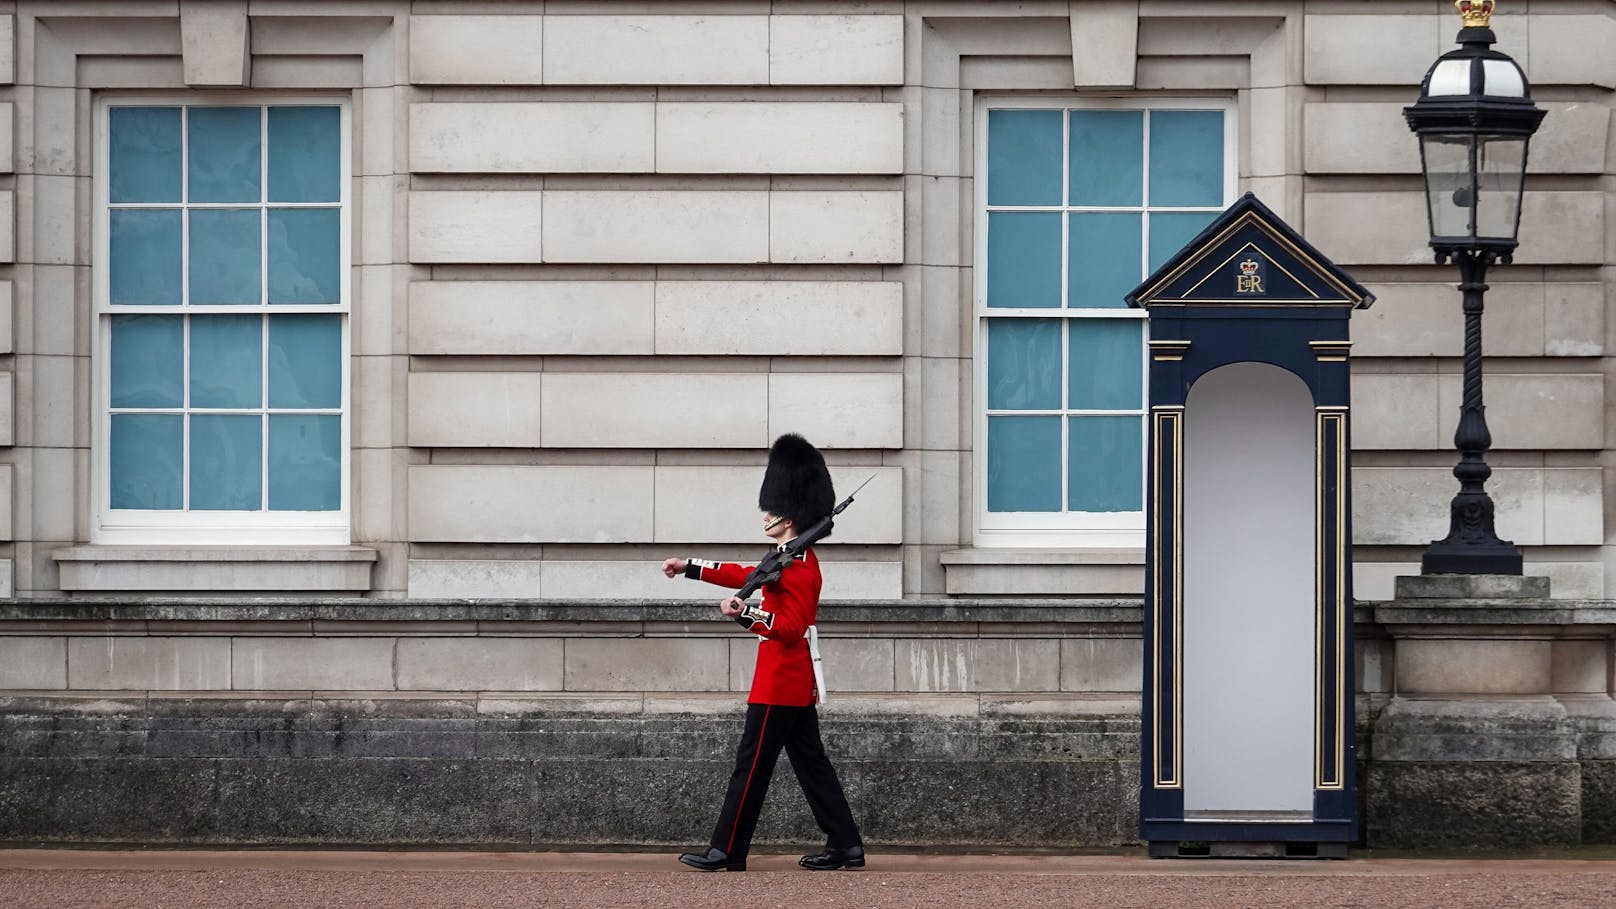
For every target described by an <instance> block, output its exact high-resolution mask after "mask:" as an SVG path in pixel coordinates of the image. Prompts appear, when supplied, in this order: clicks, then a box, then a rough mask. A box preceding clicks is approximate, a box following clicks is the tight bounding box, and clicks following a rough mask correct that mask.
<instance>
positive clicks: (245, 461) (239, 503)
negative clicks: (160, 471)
mask: <svg viewBox="0 0 1616 909" xmlns="http://www.w3.org/2000/svg"><path fill="white" fill-rule="evenodd" d="M263 423H264V418H263V417H261V416H258V415H257V414H250V415H249V414H195V415H193V416H192V417H191V510H192V511H257V510H258V508H259V506H260V504H261V503H262V502H263V488H264V445H263V436H262V433H263V431H264V430H263Z"/></svg>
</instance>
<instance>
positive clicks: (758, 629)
mask: <svg viewBox="0 0 1616 909" xmlns="http://www.w3.org/2000/svg"><path fill="white" fill-rule="evenodd" d="M751 572H752V566H742V565H735V564H732V563H729V562H722V563H719V564H718V565H710V564H704V565H702V566H701V579H702V580H703V581H706V582H708V583H709V584H717V585H718V586H720V587H728V588H730V589H732V590H739V589H740V587H741V585H742V584H745V583H746V576H747V575H748V574H750V573H751ZM822 583H823V581H822V579H821V578H820V575H819V559H818V558H817V557H816V556H815V555H814V551H813V549H812V548H809V550H808V551H807V552H806V553H804V554H803V558H801V559H798V560H797V561H795V562H792V563H791V564H790V565H787V566H786V568H785V570H784V571H781V572H780V580H778V581H775V582H774V583H772V584H765V585H763V604H762V607H761V608H762V609H763V611H764V612H769V613H773V614H774V619H773V621H772V622H770V623H764V622H761V621H760V622H753V623H752V627H751V631H752V633H753V634H755V635H757V636H758V637H759V638H760V640H759V641H758V655H757V669H756V671H755V672H754V673H753V675H752V694H751V696H750V697H748V698H747V699H746V702H747V703H748V704H773V705H775V706H777V707H807V706H808V705H810V704H812V703H814V664H813V660H812V659H811V658H810V657H809V655H808V639H807V637H806V635H807V633H808V626H809V625H812V624H814V616H815V615H816V614H817V613H818V611H819V588H820V585H821V584H822Z"/></svg>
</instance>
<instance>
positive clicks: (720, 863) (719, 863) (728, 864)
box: [679, 846, 864, 871]
mask: <svg viewBox="0 0 1616 909" xmlns="http://www.w3.org/2000/svg"><path fill="white" fill-rule="evenodd" d="M679 861H681V862H684V863H685V864H686V865H689V866H690V867H692V868H695V869H696V870H698V871H745V870H746V859H731V858H730V857H729V853H727V852H725V851H724V850H722V849H720V848H718V847H717V846H713V847H712V848H710V849H708V850H707V851H706V852H686V853H685V854H684V855H681V856H679ZM859 864H861V865H862V864H864V860H863V859H859Z"/></svg>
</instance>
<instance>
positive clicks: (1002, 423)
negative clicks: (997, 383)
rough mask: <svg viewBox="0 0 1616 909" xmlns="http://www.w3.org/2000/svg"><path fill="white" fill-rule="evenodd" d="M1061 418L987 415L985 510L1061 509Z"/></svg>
mask: <svg viewBox="0 0 1616 909" xmlns="http://www.w3.org/2000/svg"><path fill="white" fill-rule="evenodd" d="M1060 421H1061V418H1060V417H988V511H1060V510H1061V424H1060Z"/></svg>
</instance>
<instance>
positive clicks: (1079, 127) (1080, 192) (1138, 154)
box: [1069, 110, 1145, 205]
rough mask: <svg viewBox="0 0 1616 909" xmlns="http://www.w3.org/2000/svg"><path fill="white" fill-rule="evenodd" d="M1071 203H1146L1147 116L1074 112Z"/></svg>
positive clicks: (1111, 112)
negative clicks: (1144, 201)
mask: <svg viewBox="0 0 1616 909" xmlns="http://www.w3.org/2000/svg"><path fill="white" fill-rule="evenodd" d="M1071 118H1072V125H1071V135H1072V146H1071V164H1070V167H1071V177H1070V180H1069V186H1070V202H1071V204H1073V205H1139V204H1140V203H1141V202H1142V201H1143V200H1144V195H1145V193H1144V172H1145V114H1144V111H1137V110H1074V111H1072V113H1071Z"/></svg>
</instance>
